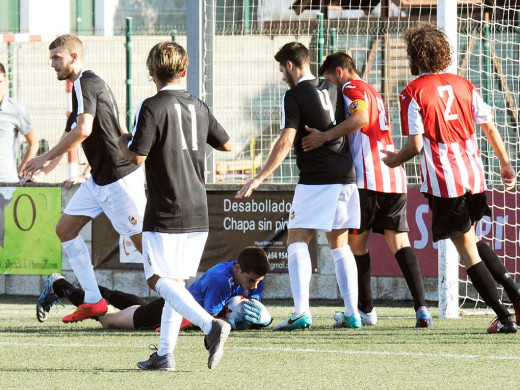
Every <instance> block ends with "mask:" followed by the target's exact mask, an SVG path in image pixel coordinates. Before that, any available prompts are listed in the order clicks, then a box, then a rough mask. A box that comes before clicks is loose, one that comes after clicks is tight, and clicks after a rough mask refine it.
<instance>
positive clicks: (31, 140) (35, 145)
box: [18, 129, 40, 177]
mask: <svg viewBox="0 0 520 390" xmlns="http://www.w3.org/2000/svg"><path fill="white" fill-rule="evenodd" d="M25 140H26V141H27V151H26V152H25V155H24V156H23V158H22V161H21V162H20V165H19V166H18V176H20V177H21V176H23V171H24V169H25V165H26V164H27V161H29V160H31V159H33V158H34V157H36V153H38V149H40V137H38V134H36V131H35V130H34V129H31V131H29V132H28V133H27V134H25Z"/></svg>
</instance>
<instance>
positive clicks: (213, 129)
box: [206, 109, 229, 149]
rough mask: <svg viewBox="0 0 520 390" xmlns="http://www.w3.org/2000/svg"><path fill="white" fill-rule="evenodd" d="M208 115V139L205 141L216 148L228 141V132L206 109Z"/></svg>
mask: <svg viewBox="0 0 520 390" xmlns="http://www.w3.org/2000/svg"><path fill="white" fill-rule="evenodd" d="M208 115H209V128H208V139H207V141H206V142H207V143H208V144H209V145H211V147H213V148H215V149H216V148H218V147H219V146H222V145H224V144H225V143H226V142H228V141H229V134H228V133H227V132H226V130H224V128H223V127H222V126H221V125H220V123H218V121H217V120H216V119H215V117H214V116H213V114H212V113H211V111H210V110H209V109H208Z"/></svg>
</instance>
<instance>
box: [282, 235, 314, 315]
mask: <svg viewBox="0 0 520 390" xmlns="http://www.w3.org/2000/svg"><path fill="white" fill-rule="evenodd" d="M287 253H288V257H289V261H288V263H289V264H288V265H289V280H290V282H291V291H292V296H293V300H294V314H295V315H297V316H299V315H301V314H303V313H310V307H309V284H310V282H311V276H312V264H311V255H310V253H309V247H308V246H307V244H306V243H304V242H295V243H294V244H291V245H289V247H288V248H287Z"/></svg>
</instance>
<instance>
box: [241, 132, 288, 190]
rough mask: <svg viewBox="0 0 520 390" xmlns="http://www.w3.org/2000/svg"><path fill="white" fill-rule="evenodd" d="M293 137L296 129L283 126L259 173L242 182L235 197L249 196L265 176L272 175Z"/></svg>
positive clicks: (286, 152) (283, 157) (285, 154)
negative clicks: (244, 182) (242, 184)
mask: <svg viewBox="0 0 520 390" xmlns="http://www.w3.org/2000/svg"><path fill="white" fill-rule="evenodd" d="M295 137H296V129H292V128H285V129H283V130H282V133H281V134H280V137H279V138H278V140H277V141H276V143H275V144H274V146H273V150H272V151H271V153H270V154H269V157H268V158H267V161H266V163H265V165H264V167H263V168H262V170H261V171H260V173H259V174H258V175H256V176H255V177H254V178H252V179H251V180H249V181H248V182H247V183H246V184H244V186H243V187H242V188H241V189H240V190H238V192H237V194H236V195H235V198H239V199H240V198H247V197H249V196H250V195H251V193H252V192H253V191H254V190H255V189H257V188H258V187H259V186H260V184H262V182H263V181H264V180H265V179H266V178H267V177H269V176H270V175H272V173H273V172H274V171H275V169H276V168H278V167H279V166H280V164H281V163H282V161H283V160H284V159H285V157H286V156H287V154H288V153H289V151H290V150H291V147H292V145H293V142H294V138H295Z"/></svg>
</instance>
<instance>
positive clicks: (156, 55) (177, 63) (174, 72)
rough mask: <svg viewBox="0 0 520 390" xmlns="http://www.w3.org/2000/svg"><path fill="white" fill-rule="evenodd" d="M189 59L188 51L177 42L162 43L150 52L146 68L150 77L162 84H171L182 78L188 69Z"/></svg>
mask: <svg viewBox="0 0 520 390" xmlns="http://www.w3.org/2000/svg"><path fill="white" fill-rule="evenodd" d="M188 64H189V58H188V53H186V50H184V48H183V47H182V46H181V45H179V44H178V43H176V42H171V41H167V42H160V43H158V44H157V45H155V46H154V47H152V50H150V53H149V54H148V58H147V59H146V67H147V68H148V73H149V74H150V77H152V78H155V79H158V80H160V81H162V82H170V81H172V80H175V79H178V78H180V77H181V75H182V73H184V71H185V70H186V69H188Z"/></svg>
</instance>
